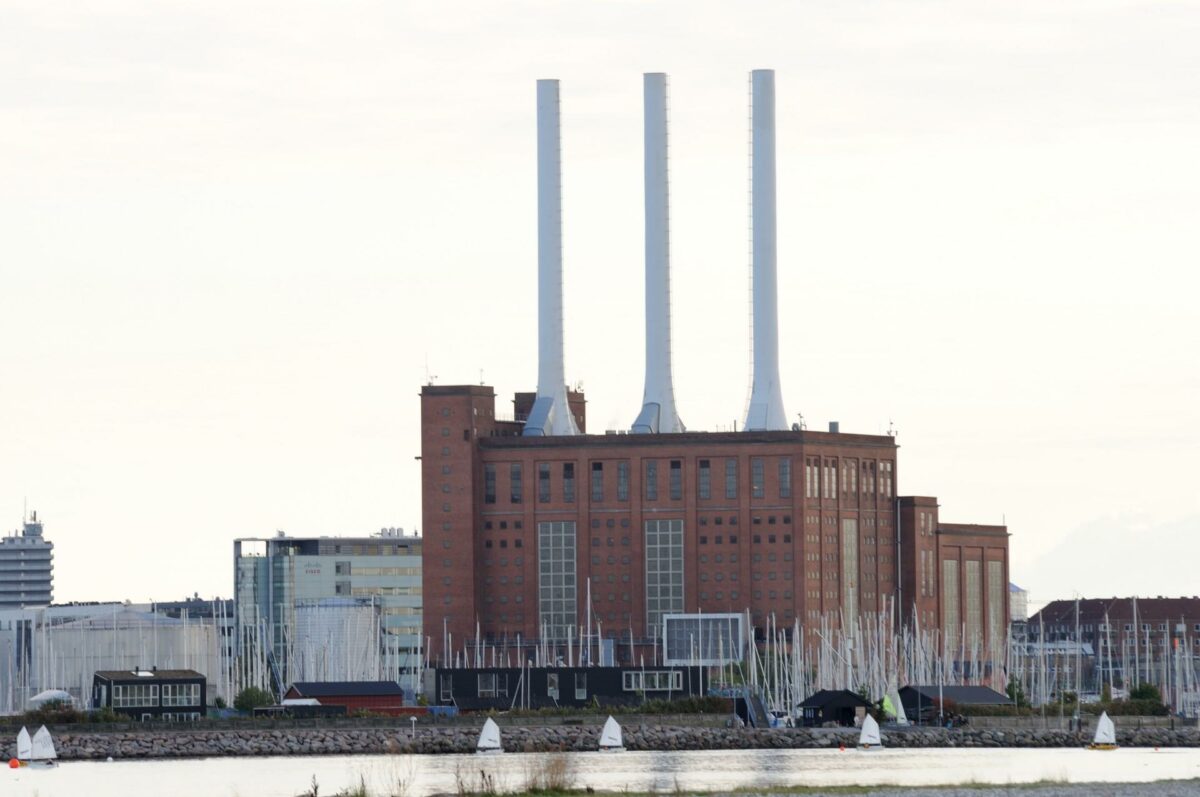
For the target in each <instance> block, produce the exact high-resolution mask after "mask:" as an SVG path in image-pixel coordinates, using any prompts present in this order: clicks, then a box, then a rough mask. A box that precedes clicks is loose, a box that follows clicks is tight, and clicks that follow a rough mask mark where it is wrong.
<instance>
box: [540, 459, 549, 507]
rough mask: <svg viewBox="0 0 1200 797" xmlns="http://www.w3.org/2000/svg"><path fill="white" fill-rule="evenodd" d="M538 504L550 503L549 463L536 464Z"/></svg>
mask: <svg viewBox="0 0 1200 797" xmlns="http://www.w3.org/2000/svg"><path fill="white" fill-rule="evenodd" d="M538 502H539V503H543V504H548V503H550V463H549V462H539V463H538Z"/></svg>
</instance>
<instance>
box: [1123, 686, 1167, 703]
mask: <svg viewBox="0 0 1200 797" xmlns="http://www.w3.org/2000/svg"><path fill="white" fill-rule="evenodd" d="M1129 699H1130V700H1153V701H1154V702H1155V703H1161V702H1162V692H1160V691H1158V687H1157V686H1155V685H1154V684H1147V683H1141V684H1138V685H1137V686H1136V687H1135V688H1134V689H1132V690H1130V692H1129Z"/></svg>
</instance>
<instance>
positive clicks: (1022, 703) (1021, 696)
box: [1004, 675, 1029, 708]
mask: <svg viewBox="0 0 1200 797" xmlns="http://www.w3.org/2000/svg"><path fill="white" fill-rule="evenodd" d="M1004 692H1005V694H1007V695H1008V699H1009V700H1011V701H1012V702H1013V703H1015V704H1016V706H1017V708H1026V707H1028V706H1029V698H1027V697H1026V696H1025V687H1024V686H1023V685H1022V684H1021V679H1020V678H1018V677H1017V676H1015V675H1012V676H1009V679H1008V686H1006V687H1004Z"/></svg>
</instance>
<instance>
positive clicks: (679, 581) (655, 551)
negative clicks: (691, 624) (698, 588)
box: [645, 520, 683, 638]
mask: <svg viewBox="0 0 1200 797" xmlns="http://www.w3.org/2000/svg"><path fill="white" fill-rule="evenodd" d="M645 531H646V628H647V630H648V631H649V632H650V635H651V636H653V637H656V638H657V637H658V635H659V633H660V632H661V627H660V626H661V623H662V616H663V615H664V614H674V613H678V612H682V611H683V521H682V520H647V521H646V528H645Z"/></svg>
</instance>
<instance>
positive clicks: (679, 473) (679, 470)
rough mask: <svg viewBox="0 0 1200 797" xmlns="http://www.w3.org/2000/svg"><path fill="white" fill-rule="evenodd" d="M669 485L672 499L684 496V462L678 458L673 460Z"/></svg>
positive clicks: (669, 474) (675, 499)
mask: <svg viewBox="0 0 1200 797" xmlns="http://www.w3.org/2000/svg"><path fill="white" fill-rule="evenodd" d="M667 483H668V487H669V489H670V491H671V500H672V501H678V500H680V499H682V498H683V462H681V461H680V460H678V459H673V460H671V466H670V473H668V482H667Z"/></svg>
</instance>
